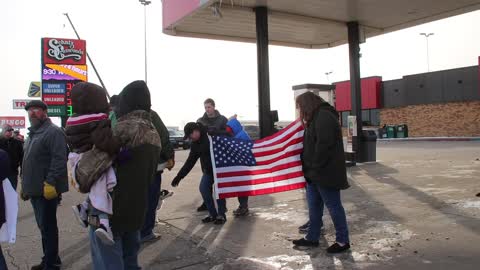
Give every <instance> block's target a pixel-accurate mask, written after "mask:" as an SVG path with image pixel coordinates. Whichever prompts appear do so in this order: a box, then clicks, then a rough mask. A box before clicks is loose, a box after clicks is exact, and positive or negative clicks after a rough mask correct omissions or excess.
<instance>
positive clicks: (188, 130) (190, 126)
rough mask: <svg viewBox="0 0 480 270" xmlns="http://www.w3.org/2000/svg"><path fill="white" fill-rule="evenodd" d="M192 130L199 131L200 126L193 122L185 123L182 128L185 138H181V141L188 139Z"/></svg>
mask: <svg viewBox="0 0 480 270" xmlns="http://www.w3.org/2000/svg"><path fill="white" fill-rule="evenodd" d="M194 130H201V127H200V124H198V123H195V122H189V123H187V124H186V125H185V127H184V128H183V132H184V133H185V136H184V137H183V139H184V140H185V139H187V138H188V137H190V134H192V133H193V131H194Z"/></svg>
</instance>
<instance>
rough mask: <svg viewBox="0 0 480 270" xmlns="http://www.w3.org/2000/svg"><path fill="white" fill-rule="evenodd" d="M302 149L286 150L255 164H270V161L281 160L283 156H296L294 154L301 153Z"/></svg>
mask: <svg viewBox="0 0 480 270" xmlns="http://www.w3.org/2000/svg"><path fill="white" fill-rule="evenodd" d="M302 151H303V149H297V150H293V151H290V152H287V153H285V154H283V155H280V156H278V157H276V158H272V159H269V160H265V161H258V162H257V166H263V165H269V164H272V163H275V162H277V161H279V160H282V159H285V158H289V157H293V156H296V155H300V154H301V153H302Z"/></svg>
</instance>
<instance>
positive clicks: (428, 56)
mask: <svg viewBox="0 0 480 270" xmlns="http://www.w3.org/2000/svg"><path fill="white" fill-rule="evenodd" d="M420 35H421V36H424V37H425V39H426V40H427V71H428V72H430V47H429V44H428V38H429V37H430V36H433V35H435V33H428V34H427V33H420Z"/></svg>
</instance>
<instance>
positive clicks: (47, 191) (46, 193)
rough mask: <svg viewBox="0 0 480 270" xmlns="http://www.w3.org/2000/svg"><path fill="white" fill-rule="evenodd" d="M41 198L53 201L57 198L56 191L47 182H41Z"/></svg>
mask: <svg viewBox="0 0 480 270" xmlns="http://www.w3.org/2000/svg"><path fill="white" fill-rule="evenodd" d="M43 197H44V198H45V199H47V200H53V199H55V198H57V197H58V193H57V190H56V189H55V187H54V186H52V185H50V184H49V183H47V182H43Z"/></svg>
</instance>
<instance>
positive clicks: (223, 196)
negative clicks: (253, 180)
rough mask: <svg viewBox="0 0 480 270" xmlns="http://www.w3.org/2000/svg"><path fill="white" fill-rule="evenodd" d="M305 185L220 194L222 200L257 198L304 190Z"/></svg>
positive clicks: (303, 183)
mask: <svg viewBox="0 0 480 270" xmlns="http://www.w3.org/2000/svg"><path fill="white" fill-rule="evenodd" d="M305 185H306V183H305V182H302V183H296V184H291V185H285V186H279V187H274V188H265V189H257V190H251V191H242V192H227V193H220V194H219V197H220V199H226V198H234V197H249V196H257V195H265V194H271V193H277V192H284V191H289V190H294V189H300V188H304V187H305Z"/></svg>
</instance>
